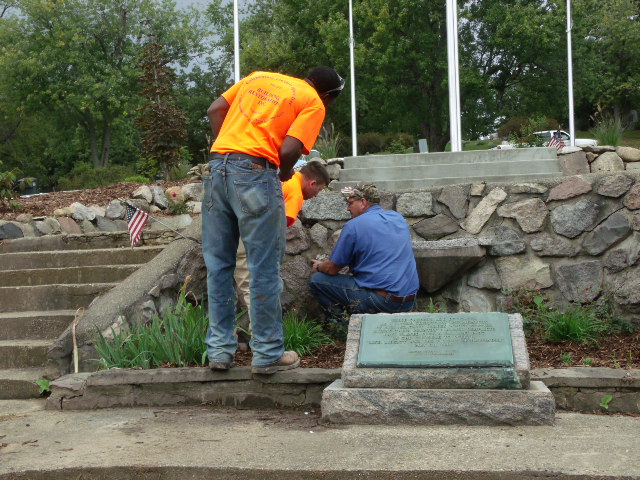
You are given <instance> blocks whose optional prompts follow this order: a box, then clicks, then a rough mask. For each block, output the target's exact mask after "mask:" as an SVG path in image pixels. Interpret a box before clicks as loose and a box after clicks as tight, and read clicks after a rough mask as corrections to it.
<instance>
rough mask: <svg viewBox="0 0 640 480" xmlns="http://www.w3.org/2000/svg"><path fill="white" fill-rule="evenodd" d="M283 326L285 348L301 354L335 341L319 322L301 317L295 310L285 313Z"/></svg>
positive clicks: (306, 353)
mask: <svg viewBox="0 0 640 480" xmlns="http://www.w3.org/2000/svg"><path fill="white" fill-rule="evenodd" d="M282 326H283V329H284V346H285V348H286V349H287V350H293V351H295V352H297V353H298V354H299V355H309V354H310V353H311V352H312V351H313V350H315V349H316V348H319V347H321V346H323V345H328V344H331V343H333V341H332V340H331V338H330V337H329V335H327V334H326V333H325V332H324V331H323V330H322V327H321V326H320V325H319V324H318V323H315V322H313V321H311V320H308V319H307V318H300V317H299V316H298V315H297V314H296V313H295V312H293V311H289V312H286V313H285V314H284V316H283V319H282Z"/></svg>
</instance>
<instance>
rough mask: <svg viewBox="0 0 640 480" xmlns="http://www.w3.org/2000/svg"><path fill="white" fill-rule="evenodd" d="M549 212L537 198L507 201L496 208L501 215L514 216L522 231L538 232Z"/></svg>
mask: <svg viewBox="0 0 640 480" xmlns="http://www.w3.org/2000/svg"><path fill="white" fill-rule="evenodd" d="M548 214H549V210H548V209H547V206H546V205H545V203H544V202H543V201H542V200H540V199H539V198H531V199H528V200H523V201H521V202H514V203H507V204H506V205H502V206H501V207H500V208H498V215H500V216H501V217H507V218H515V219H516V222H518V225H520V228H521V229H522V231H523V232H527V233H532V232H539V231H540V230H542V227H543V226H544V221H545V219H546V218H547V215H548Z"/></svg>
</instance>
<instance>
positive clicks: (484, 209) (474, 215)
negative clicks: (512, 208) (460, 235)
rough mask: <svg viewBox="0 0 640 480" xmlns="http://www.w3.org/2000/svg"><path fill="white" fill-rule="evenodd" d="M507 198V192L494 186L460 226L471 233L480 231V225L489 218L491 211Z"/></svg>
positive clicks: (482, 225)
mask: <svg viewBox="0 0 640 480" xmlns="http://www.w3.org/2000/svg"><path fill="white" fill-rule="evenodd" d="M505 198H507V193H506V192H505V191H504V190H503V189H501V188H500V187H496V188H494V189H493V190H491V191H490V192H489V193H488V194H487V196H486V197H484V198H483V199H482V200H481V201H480V203H478V205H477V206H476V208H474V209H473V211H472V212H471V213H470V214H469V216H468V217H467V218H466V220H464V221H463V222H462V223H461V224H460V226H461V227H462V228H464V229H465V230H466V231H467V232H469V233H471V234H474V235H475V234H476V233H480V231H481V230H482V227H484V225H485V223H487V221H488V220H489V218H491V215H493V212H495V211H496V208H498V205H500V203H502V201H503V200H504V199H505Z"/></svg>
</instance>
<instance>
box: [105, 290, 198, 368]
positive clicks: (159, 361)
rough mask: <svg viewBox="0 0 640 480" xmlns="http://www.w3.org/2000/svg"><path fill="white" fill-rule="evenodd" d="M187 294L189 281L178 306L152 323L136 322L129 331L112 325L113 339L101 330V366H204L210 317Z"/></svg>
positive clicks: (180, 294)
mask: <svg viewBox="0 0 640 480" xmlns="http://www.w3.org/2000/svg"><path fill="white" fill-rule="evenodd" d="M187 297H188V293H187V292H186V283H185V285H184V286H183V287H182V289H181V290H180V293H179V295H178V299H177V302H176V305H175V306H174V307H172V308H170V309H167V310H165V311H164V312H163V314H162V315H161V316H159V315H156V316H154V317H153V319H152V320H151V321H150V322H149V323H148V324H136V325H134V326H133V327H131V328H130V329H129V330H128V331H122V330H121V331H116V330H115V329H113V327H112V328H111V334H112V337H113V339H112V340H108V339H107V338H105V337H104V335H103V334H102V332H100V331H99V330H98V340H97V341H96V344H95V347H96V350H97V351H98V354H99V355H100V366H101V367H102V368H104V369H107V368H114V367H117V368H144V369H148V368H158V367H166V366H173V367H186V366H192V365H204V364H205V363H206V361H207V351H206V348H205V344H204V338H205V334H206V331H207V328H208V326H209V318H208V315H207V314H206V311H205V309H204V307H203V306H202V304H199V305H194V304H192V303H190V302H189V301H188V300H187Z"/></svg>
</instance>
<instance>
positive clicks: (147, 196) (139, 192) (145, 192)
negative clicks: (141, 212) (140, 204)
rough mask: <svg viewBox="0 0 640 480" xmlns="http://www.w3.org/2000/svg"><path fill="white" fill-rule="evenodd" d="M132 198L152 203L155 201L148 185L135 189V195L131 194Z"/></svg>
mask: <svg viewBox="0 0 640 480" xmlns="http://www.w3.org/2000/svg"><path fill="white" fill-rule="evenodd" d="M131 198H134V199H137V200H144V201H145V202H147V203H151V202H152V201H153V193H152V192H151V189H150V188H149V187H148V186H147V185H141V186H140V187H138V188H136V189H135V191H134V192H133V194H131Z"/></svg>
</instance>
